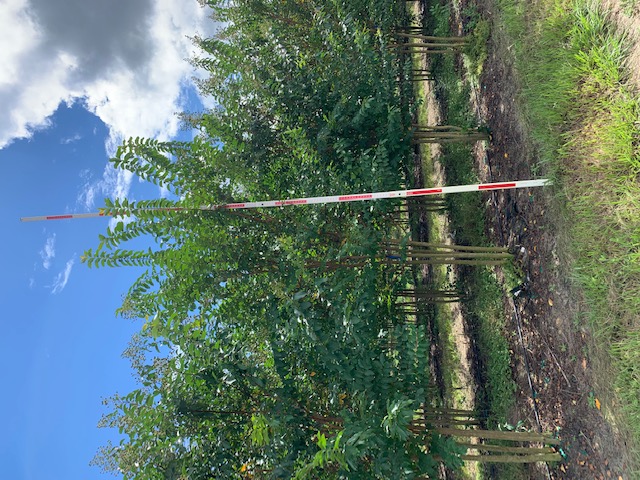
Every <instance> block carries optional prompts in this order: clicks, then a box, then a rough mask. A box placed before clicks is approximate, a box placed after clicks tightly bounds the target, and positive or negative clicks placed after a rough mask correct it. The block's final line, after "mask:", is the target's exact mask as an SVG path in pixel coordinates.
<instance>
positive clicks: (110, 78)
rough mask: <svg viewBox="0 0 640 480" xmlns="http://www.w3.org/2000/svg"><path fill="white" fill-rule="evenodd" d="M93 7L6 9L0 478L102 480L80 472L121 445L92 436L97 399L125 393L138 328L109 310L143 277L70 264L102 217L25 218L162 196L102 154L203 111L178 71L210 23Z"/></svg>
mask: <svg viewBox="0 0 640 480" xmlns="http://www.w3.org/2000/svg"><path fill="white" fill-rule="evenodd" d="M103 3H104V2H98V1H94V0H87V1H85V2H78V1H76V0H56V2H50V1H49V0H47V1H44V0H6V1H3V2H0V61H2V62H3V69H2V71H1V72H0V104H1V105H3V115H2V116H0V166H1V167H2V171H3V176H2V178H3V179H4V189H3V190H4V195H3V199H2V200H1V201H0V225H1V227H0V228H1V229H2V230H1V231H2V235H0V246H1V251H2V255H1V257H0V258H1V260H0V271H1V272H2V275H1V276H0V308H1V311H2V316H1V317H0V329H1V335H0V339H1V340H0V341H1V343H2V349H1V353H0V355H2V357H1V359H0V365H1V367H0V368H1V369H2V378H3V380H4V388H3V395H0V411H1V412H3V417H4V418H3V420H4V421H3V425H4V426H5V429H4V431H3V435H2V436H0V464H1V465H2V475H1V476H2V478H8V479H9V478H10V479H12V480H22V479H24V480H28V479H34V480H35V479H37V480H46V479H71V480H74V479H93V478H111V477H109V476H107V475H104V474H101V473H100V471H99V470H98V469H96V468H95V467H89V465H88V463H89V461H90V460H91V458H92V457H93V455H94V453H95V452H96V450H97V448H98V446H100V445H103V444H105V443H106V441H107V439H109V438H111V439H116V438H117V437H116V434H117V432H110V431H108V430H104V429H98V428H97V427H96V425H97V422H98V421H99V419H100V417H101V415H102V414H103V413H105V411H104V409H103V406H102V404H101V399H102V398H103V397H107V396H110V395H112V394H114V393H116V392H121V393H123V392H127V391H129V390H131V389H132V388H134V387H135V384H134V381H133V377H132V376H131V370H130V367H129V364H128V361H127V360H125V359H122V358H121V353H122V351H123V350H124V349H125V348H126V346H127V344H128V341H129V339H130V337H131V335H132V333H134V332H135V331H136V330H137V329H139V327H140V325H139V324H137V323H135V322H132V321H130V320H124V319H120V318H115V315H114V310H115V309H116V308H117V307H118V306H119V305H120V300H121V297H122V294H124V293H125V292H126V290H127V288H128V287H129V285H130V284H131V283H132V282H133V280H134V279H135V277H136V276H137V274H139V273H140V272H139V271H137V270H136V269H98V270H89V269H88V268H87V267H86V266H85V265H83V264H82V263H81V262H80V256H81V255H82V253H83V251H84V250H86V249H88V248H93V247H95V246H96V245H97V238H98V234H100V233H104V231H105V229H106V228H107V225H108V220H106V219H88V220H65V221H55V222H54V221H49V222H37V223H21V222H20V220H19V219H20V217H25V216H32V215H48V214H59V213H69V212H86V211H95V210H96V209H97V208H98V207H99V206H101V205H102V204H103V202H104V198H105V197H107V196H108V197H114V196H127V197H128V198H133V199H142V198H157V197H159V196H160V195H161V192H160V190H159V189H158V187H155V186H153V185H148V184H143V183H140V182H138V181H137V180H136V179H135V178H131V176H129V175H126V174H123V173H122V172H121V173H117V172H115V171H113V170H112V169H109V167H107V159H108V157H109V153H111V152H112V151H113V149H114V148H115V146H116V145H117V144H118V143H119V142H120V141H121V140H122V139H123V138H126V137H128V136H137V135H140V136H150V137H155V138H160V139H169V138H177V137H180V138H185V136H188V135H189V133H188V132H180V131H179V130H178V122H177V118H176V116H175V114H174V113H175V112H177V111H181V110H185V109H186V110H190V111H194V110H199V109H201V108H202V104H201V103H200V100H199V99H198V97H197V95H196V93H195V91H194V89H193V86H192V82H191V77H192V75H194V73H195V72H193V71H191V67H190V65H189V64H188V63H187V62H186V61H185V60H184V59H185V58H187V57H188V56H190V55H191V54H192V50H191V48H192V47H191V43H190V41H189V40H188V39H187V38H186V35H194V34H195V33H196V32H200V33H203V31H204V32H207V30H208V29H209V28H210V27H209V26H208V24H207V22H210V20H208V19H207V18H206V12H203V11H202V9H200V8H199V7H198V5H197V3H196V1H195V0H194V1H193V2H192V4H190V2H172V1H169V0H153V1H152V0H114V1H113V2H111V4H110V5H111V8H113V9H114V10H115V11H117V12H118V15H113V16H110V15H109V14H108V12H107V11H103V10H104V9H102V10H101V9H100V8H99V5H100V4H103ZM93 7H95V8H93ZM96 11H97V13H98V14H99V15H97V14H96ZM112 17H113V18H112ZM109 22H112V23H111V24H110V23H109ZM127 35H128V36H127Z"/></svg>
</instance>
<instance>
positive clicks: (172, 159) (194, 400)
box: [83, 0, 501, 480]
mask: <svg viewBox="0 0 640 480" xmlns="http://www.w3.org/2000/svg"><path fill="white" fill-rule="evenodd" d="M206 3H207V4H208V5H209V7H211V8H212V10H213V12H214V13H213V17H214V18H213V20H214V21H216V22H218V24H219V25H220V26H221V27H220V30H219V31H218V33H217V34H216V35H215V36H214V37H212V38H195V41H196V42H197V44H198V45H199V47H200V48H201V50H202V55H201V56H200V58H196V59H194V60H193V62H194V64H195V65H197V66H198V67H200V68H202V69H204V70H206V72H207V73H208V76H207V78H206V79H205V80H202V81H201V83H200V85H199V87H200V90H201V92H202V93H203V94H205V95H210V96H212V97H213V98H214V99H215V100H216V103H217V105H218V106H217V107H216V108H214V109H212V110H210V111H207V112H205V113H198V114H190V115H185V121H186V122H187V123H188V124H189V125H190V126H191V127H193V128H195V129H197V131H198V135H197V137H196V138H195V139H194V140H193V141H191V142H164V143H163V142H158V141H153V140H147V139H131V140H129V141H127V142H125V143H124V144H123V145H122V146H121V147H120V148H119V149H118V151H117V155H116V158H114V159H113V163H114V164H115V166H116V167H118V168H123V169H127V170H130V171H132V172H134V173H136V174H137V175H139V176H140V177H141V178H143V179H146V180H148V181H150V182H154V183H156V184H159V185H163V186H165V187H167V188H169V190H170V191H171V192H172V193H173V194H174V198H177V199H179V200H168V199H162V200H153V201H141V202H137V203H133V202H128V201H125V200H122V201H115V202H108V203H107V205H106V207H105V212H106V213H108V214H112V215H115V216H116V218H118V219H120V220H121V221H120V222H119V223H117V224H116V225H115V227H114V228H111V229H109V230H108V232H107V233H106V235H104V236H101V237H100V244H99V246H98V247H97V248H96V249H95V250H90V251H87V252H86V253H85V255H84V257H83V261H84V262H86V263H87V264H88V265H89V266H105V265H107V266H139V267H140V266H142V267H144V273H143V274H142V275H141V276H140V277H139V279H138V280H137V281H136V282H135V283H134V285H133V286H132V287H131V289H130V290H129V291H128V293H127V294H126V296H125V298H124V302H123V305H122V307H121V309H120V310H119V313H120V314H121V315H123V316H126V317H133V318H141V319H143V322H144V325H143V327H142V329H141V331H140V333H139V334H137V335H136V336H135V337H134V339H133V341H132V345H131V348H129V349H128V350H127V352H126V356H128V357H129V358H130V359H131V362H132V365H133V369H134V372H135V374H136V375H137V377H138V380H139V382H140V388H138V389H137V390H134V391H133V392H131V393H129V394H127V395H122V396H121V395H116V396H114V397H112V398H110V399H109V400H107V401H106V403H107V404H108V405H109V406H110V411H109V413H108V414H107V415H105V417H104V418H103V420H102V422H101V424H102V426H106V427H112V428H117V429H119V431H120V433H121V434H122V435H123V439H122V441H121V442H120V444H118V445H107V446H105V447H103V448H102V449H101V450H100V452H99V453H98V455H97V456H96V458H95V460H94V461H95V463H97V464H98V465H100V466H101V467H103V468H104V469H105V470H108V471H112V472H114V473H116V474H118V475H121V476H124V478H127V479H137V480H143V479H144V480H147V479H149V480H151V479H154V480H155V479H174V480H177V479H212V478H238V479H240V478H256V479H257V478H297V479H303V478H323V479H331V478H336V479H337V478H349V479H358V478H363V479H365V478H366V479H372V478H407V479H409V478H419V477H421V476H424V475H431V476H433V475H436V471H437V468H438V465H439V464H440V463H441V462H445V463H446V464H447V465H448V466H449V467H455V466H456V465H457V464H458V463H459V461H460V460H459V456H458V455H457V453H456V452H457V450H456V447H455V445H454V443H453V441H452V440H451V439H450V438H448V437H445V436H441V435H440V434H438V433H437V432H436V430H433V429H429V428H428V427H425V428H420V429H416V428H415V422H414V412H415V411H416V410H417V409H418V408H419V407H420V405H422V404H424V403H425V402H428V398H427V396H428V383H429V380H428V372H429V366H428V341H427V338H426V334H425V331H424V327H423V326H421V325H420V323H419V322H418V323H416V322H415V321H405V319H406V313H407V312H406V309H407V304H406V302H403V301H402V297H403V296H404V295H408V294H407V292H413V293H412V294H413V295H414V296H417V295H418V294H416V293H415V292H416V291H417V288H418V287H415V286H414V285H415V282H414V278H413V273H412V272H413V270H412V267H413V266H415V265H414V264H416V263H424V262H425V260H419V259H420V258H423V259H424V258H432V259H436V260H437V259H440V261H443V260H444V259H445V257H443V256H442V255H443V251H439V250H438V248H437V247H433V246H432V247H429V246H426V245H418V244H414V243H412V242H411V241H409V240H408V238H406V237H403V236H402V235H399V234H398V231H399V230H398V227H397V211H398V208H399V205H398V204H394V202H380V203H353V204H339V205H326V206H313V207H287V208H283V209H279V210H263V211H257V210H252V211H228V210H215V211H206V212H205V211H199V210H197V209H194V210H187V211H172V210H171V208H173V207H187V208H189V207H198V206H200V205H203V204H220V203H228V202H231V201H239V200H242V201H254V200H263V199H278V198H291V197H303V196H313V195H325V194H330V193H337V192H357V191H379V190H393V189H400V188H402V187H403V186H405V185H410V184H411V183H412V179H411V176H410V171H411V167H410V159H411V151H412V141H413V138H412V133H411V132H412V125H411V107H410V106H409V100H408V99H409V94H408V93H407V92H410V91H411V84H410V83H409V82H407V83H405V82H400V81H399V80H398V79H399V78H407V77H409V75H408V74H409V73H410V72H411V69H412V66H411V63H410V61H409V59H408V58H406V59H405V56H403V55H402V54H401V53H400V54H399V52H398V49H397V48H396V44H397V42H398V36H397V35H395V34H394V32H395V31H396V28H395V27H396V26H398V25H406V24H408V22H409V19H408V18H407V16H406V13H405V6H404V2H397V1H391V0H273V1H271V0H234V1H232V2H228V1H215V0H211V1H209V2H206ZM400 38H402V37H400ZM407 38H408V37H407ZM405 40H406V38H405ZM125 217H131V218H129V220H130V221H129V222H125V221H124V218H125ZM141 236H144V237H150V238H152V239H153V241H154V245H155V246H154V248H151V249H149V250H128V249H127V245H126V242H127V241H129V240H132V239H135V238H136V237H141ZM394 238H395V241H393V239H394ZM421 249H422V250H421ZM416 251H418V254H419V252H420V251H422V253H423V256H422V257H420V256H419V255H418V254H416ZM425 252H427V253H425ZM428 252H431V253H432V254H433V255H430V254H428ZM435 253H439V254H440V256H438V255H435ZM445 253H446V249H445ZM449 253H450V252H449ZM458 253H459V252H458ZM467 253H469V252H467ZM470 253H473V254H474V255H475V254H477V253H479V252H470ZM407 255H410V261H407V262H405V259H406V258H407ZM434 255H435V256H434ZM472 257H473V255H472ZM446 258H447V259H448V257H446ZM416 259H418V260H416ZM500 259H501V257H500V256H498V258H497V259H496V258H494V259H493V260H489V261H494V262H495V261H499V260H500ZM436 260H433V261H436ZM474 261H480V260H478V259H477V258H475V259H474ZM449 263H450V262H449ZM421 295H423V296H424V298H432V297H433V296H438V295H440V296H444V298H445V300H449V299H450V296H451V295H454V294H452V293H447V292H444V293H439V294H438V293H424V292H423V293H422V294H421ZM430 295H431V296H430Z"/></svg>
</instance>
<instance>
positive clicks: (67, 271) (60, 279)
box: [51, 258, 75, 295]
mask: <svg viewBox="0 0 640 480" xmlns="http://www.w3.org/2000/svg"><path fill="white" fill-rule="evenodd" d="M74 263H75V258H72V259H71V260H69V261H68V262H67V264H66V265H65V267H64V270H62V271H61V272H60V273H58V275H56V276H55V278H54V279H53V285H51V293H52V294H54V295H56V294H58V293H60V292H61V291H62V290H64V287H66V286H67V282H68V281H69V275H71V269H72V268H73V264H74Z"/></svg>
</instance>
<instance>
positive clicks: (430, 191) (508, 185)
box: [20, 179, 551, 222]
mask: <svg viewBox="0 0 640 480" xmlns="http://www.w3.org/2000/svg"><path fill="white" fill-rule="evenodd" d="M550 184H551V181H550V180H547V179H540V180H520V181H515V182H499V183H479V184H475V185H457V186H453V187H436V188H417V189H414V190H394V191H389V192H375V193H356V194H351V195H330V196H327V197H307V198H293V199H288V200H268V201H264V202H245V203H227V204H224V205H203V206H201V207H198V208H187V207H171V208H149V209H145V210H146V211H149V210H161V211H184V210H196V209H197V210H204V211H209V210H243V209H248V208H271V207H284V206H287V205H314V204H326V203H345V202H361V201H365V200H380V199H383V198H414V197H423V196H427V195H442V194H448V193H462V192H477V191H484V190H507V189H513V188H530V187H543V186H545V185H550ZM134 213H135V210H134ZM104 216H106V215H105V214H104V213H102V212H95V213H70V214H66V215H43V216H39V217H22V218H21V219H20V220H21V221H22V222H37V221H40V220H67V219H72V218H96V217H104Z"/></svg>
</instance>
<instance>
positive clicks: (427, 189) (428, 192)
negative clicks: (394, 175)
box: [407, 188, 442, 196]
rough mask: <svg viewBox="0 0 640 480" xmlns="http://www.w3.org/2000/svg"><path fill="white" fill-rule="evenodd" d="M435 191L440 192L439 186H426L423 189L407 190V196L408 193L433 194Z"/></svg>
mask: <svg viewBox="0 0 640 480" xmlns="http://www.w3.org/2000/svg"><path fill="white" fill-rule="evenodd" d="M437 193H442V189H441V188H426V189H424V190H412V191H409V192H407V196H409V195H412V196H414V195H435V194H437Z"/></svg>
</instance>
